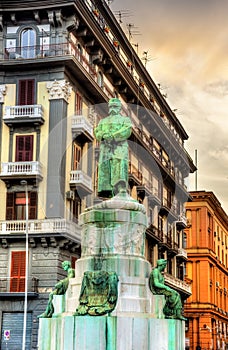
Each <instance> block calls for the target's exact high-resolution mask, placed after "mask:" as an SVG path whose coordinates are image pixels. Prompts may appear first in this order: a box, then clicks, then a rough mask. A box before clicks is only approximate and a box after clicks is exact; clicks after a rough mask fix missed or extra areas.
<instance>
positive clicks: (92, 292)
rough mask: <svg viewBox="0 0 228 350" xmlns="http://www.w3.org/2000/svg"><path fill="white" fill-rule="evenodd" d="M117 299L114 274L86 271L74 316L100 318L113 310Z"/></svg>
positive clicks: (115, 275)
mask: <svg viewBox="0 0 228 350" xmlns="http://www.w3.org/2000/svg"><path fill="white" fill-rule="evenodd" d="M117 298H118V276H117V274H116V273H115V272H107V271H102V270H101V271H86V272H85V273H84V276H83V280H82V285H81V292H80V296H79V306H78V308H77V310H76V312H75V315H76V316H84V315H92V316H100V315H105V314H107V313H110V312H111V311H113V310H114V308H115V306H116V302H117Z"/></svg>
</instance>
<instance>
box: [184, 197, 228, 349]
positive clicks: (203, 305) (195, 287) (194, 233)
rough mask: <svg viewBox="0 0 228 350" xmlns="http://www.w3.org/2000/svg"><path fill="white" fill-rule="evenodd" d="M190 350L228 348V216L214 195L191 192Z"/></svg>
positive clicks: (187, 312)
mask: <svg viewBox="0 0 228 350" xmlns="http://www.w3.org/2000/svg"><path fill="white" fill-rule="evenodd" d="M190 194H191V196H192V202H188V203H187V204H186V216H187V219H188V227H187V228H186V230H185V232H186V234H187V235H186V236H187V253H188V262H187V270H186V281H187V282H188V283H189V284H191V287H192V295H191V296H190V297H189V298H188V299H187V300H186V303H185V315H186V317H187V318H188V322H187V323H186V350H187V349H188V350H209V349H213V350H218V349H222V350H225V349H228V289H227V288H228V270H227V268H228V260H227V254H228V250H227V247H228V216H227V214H226V213H225V211H224V210H223V208H222V207H221V204H220V202H219V201H218V199H217V198H216V196H215V195H214V193H213V192H207V191H194V192H190Z"/></svg>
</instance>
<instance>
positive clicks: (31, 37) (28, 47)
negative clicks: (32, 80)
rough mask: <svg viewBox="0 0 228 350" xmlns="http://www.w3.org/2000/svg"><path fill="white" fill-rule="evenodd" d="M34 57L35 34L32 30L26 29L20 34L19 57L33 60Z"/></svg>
mask: <svg viewBox="0 0 228 350" xmlns="http://www.w3.org/2000/svg"><path fill="white" fill-rule="evenodd" d="M35 55H36V32H35V30H34V29H31V28H26V29H24V30H23V31H22V33H21V56H22V57H23V58H34V57H35Z"/></svg>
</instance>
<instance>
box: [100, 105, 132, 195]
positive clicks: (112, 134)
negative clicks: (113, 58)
mask: <svg viewBox="0 0 228 350" xmlns="http://www.w3.org/2000/svg"><path fill="white" fill-rule="evenodd" d="M120 111H121V102H120V100H119V99H118V98H112V99H110V100H109V115H108V116H107V117H106V118H104V119H102V120H101V121H100V122H99V124H98V126H97V127H96V128H95V130H94V133H95V137H96V139H97V141H99V142H101V143H100V156H99V163H98V196H100V197H104V198H110V197H112V196H113V195H114V194H116V193H114V192H115V188H116V189H117V188H118V184H120V187H125V189H126V188H127V183H128V142H127V139H128V138H129V136H130V135H131V128H132V123H131V119H130V118H129V117H125V116H123V115H121V114H120ZM117 192H118V190H117Z"/></svg>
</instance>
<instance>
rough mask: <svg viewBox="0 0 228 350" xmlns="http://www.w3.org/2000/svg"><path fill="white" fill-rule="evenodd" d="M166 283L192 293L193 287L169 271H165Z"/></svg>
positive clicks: (186, 292) (189, 293)
mask: <svg viewBox="0 0 228 350" xmlns="http://www.w3.org/2000/svg"><path fill="white" fill-rule="evenodd" d="M164 277H165V283H166V284H167V285H169V286H170V287H171V288H174V289H176V290H179V291H180V292H183V293H185V294H188V295H191V287H190V286H189V285H188V284H187V283H185V282H184V281H182V280H180V279H179V278H176V277H174V276H172V275H170V274H168V273H164Z"/></svg>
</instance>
